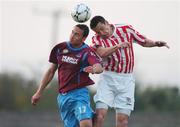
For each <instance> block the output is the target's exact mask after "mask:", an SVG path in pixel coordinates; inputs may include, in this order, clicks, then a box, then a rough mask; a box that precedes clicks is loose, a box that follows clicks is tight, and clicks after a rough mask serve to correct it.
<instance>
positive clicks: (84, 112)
mask: <svg viewBox="0 0 180 127" xmlns="http://www.w3.org/2000/svg"><path fill="white" fill-rule="evenodd" d="M75 96H76V98H74V99H75V100H76V103H75V105H74V106H75V107H74V114H75V116H76V119H77V120H78V121H79V126H80V127H92V119H93V117H94V112H93V110H92V108H91V107H90V96H89V91H88V89H87V88H84V89H81V90H79V91H78V93H76V95H75Z"/></svg>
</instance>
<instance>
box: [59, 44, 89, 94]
mask: <svg viewBox="0 0 180 127" xmlns="http://www.w3.org/2000/svg"><path fill="white" fill-rule="evenodd" d="M88 51H89V47H88V46H87V45H86V46H84V47H83V48H81V49H78V50H76V49H73V48H72V47H70V45H69V43H64V44H62V45H61V46H60V47H59V48H57V60H58V78H59V84H60V92H64V91H69V90H71V89H75V88H78V87H81V86H83V85H84V86H86V84H83V82H89V81H90V79H89V76H88V73H85V72H83V68H84V67H86V66H88V61H87V53H88ZM83 79H84V80H85V81H83ZM78 85H79V86H78Z"/></svg>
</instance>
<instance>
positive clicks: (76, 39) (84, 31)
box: [70, 24, 89, 45]
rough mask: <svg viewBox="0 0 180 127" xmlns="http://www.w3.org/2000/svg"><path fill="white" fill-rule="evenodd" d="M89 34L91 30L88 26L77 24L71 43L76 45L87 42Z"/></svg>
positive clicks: (71, 36) (72, 33)
mask: <svg viewBox="0 0 180 127" xmlns="http://www.w3.org/2000/svg"><path fill="white" fill-rule="evenodd" d="M88 34H89V28H88V26H87V25H84V24H77V25H76V26H74V28H73V30H72V32H71V35H70V42H71V43H72V44H75V45H76V44H77V45H78V44H81V43H83V42H84V41H85V40H86V38H87V36H88Z"/></svg>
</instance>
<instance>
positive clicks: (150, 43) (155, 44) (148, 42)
mask: <svg viewBox="0 0 180 127" xmlns="http://www.w3.org/2000/svg"><path fill="white" fill-rule="evenodd" d="M142 46H143V47H163V46H165V47H167V48H169V46H168V45H167V43H166V42H164V41H152V40H150V39H147V38H146V39H145V42H144V43H142Z"/></svg>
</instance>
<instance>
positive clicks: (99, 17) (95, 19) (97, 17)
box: [90, 15, 106, 29]
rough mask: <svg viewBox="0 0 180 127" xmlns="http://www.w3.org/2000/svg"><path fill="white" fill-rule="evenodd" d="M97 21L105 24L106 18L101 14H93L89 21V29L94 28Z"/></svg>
mask: <svg viewBox="0 0 180 127" xmlns="http://www.w3.org/2000/svg"><path fill="white" fill-rule="evenodd" d="M99 22H100V23H103V24H105V22H106V20H105V18H104V17H102V16H99V15H98V16H94V17H93V18H92V19H91V21H90V27H91V29H93V28H95V27H96V26H97V24H98V23H99Z"/></svg>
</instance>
